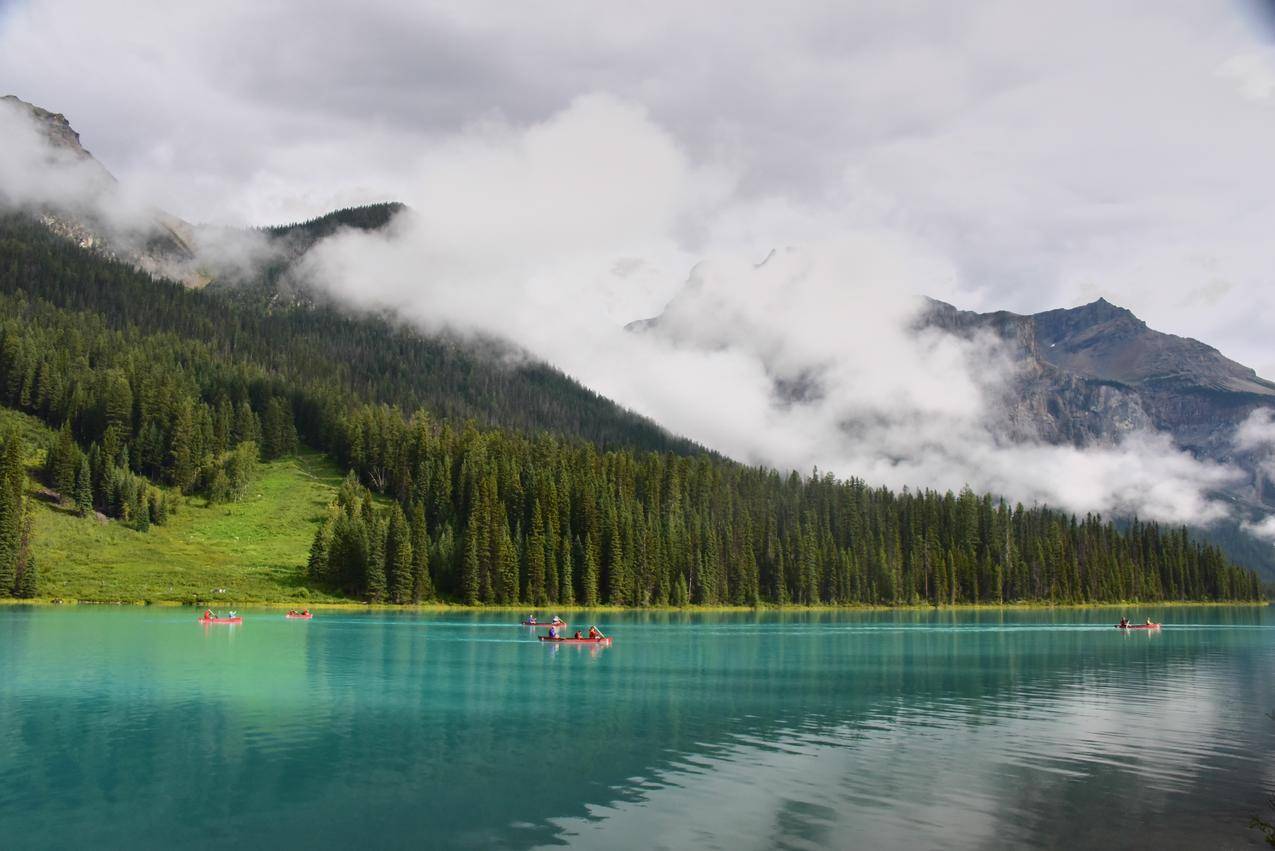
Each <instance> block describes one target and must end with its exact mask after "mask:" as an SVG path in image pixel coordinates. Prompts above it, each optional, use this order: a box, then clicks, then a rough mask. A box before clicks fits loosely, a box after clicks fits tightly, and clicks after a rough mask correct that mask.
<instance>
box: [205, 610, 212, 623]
mask: <svg viewBox="0 0 1275 851" xmlns="http://www.w3.org/2000/svg"><path fill="white" fill-rule="evenodd" d="M212 619H213V613H212V609H204V620H206V621H210V620H212Z"/></svg>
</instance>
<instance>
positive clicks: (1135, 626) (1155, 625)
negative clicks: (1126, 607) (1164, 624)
mask: <svg viewBox="0 0 1275 851" xmlns="http://www.w3.org/2000/svg"><path fill="white" fill-rule="evenodd" d="M1159 628H1160V624H1158V623H1131V624H1129V625H1128V626H1121V625H1120V624H1116V629H1159Z"/></svg>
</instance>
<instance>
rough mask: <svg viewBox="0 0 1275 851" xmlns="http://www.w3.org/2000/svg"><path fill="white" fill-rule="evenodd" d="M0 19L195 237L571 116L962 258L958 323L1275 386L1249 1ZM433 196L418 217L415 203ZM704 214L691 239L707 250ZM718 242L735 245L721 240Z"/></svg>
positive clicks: (467, 7) (1269, 195) (365, 191)
mask: <svg viewBox="0 0 1275 851" xmlns="http://www.w3.org/2000/svg"><path fill="white" fill-rule="evenodd" d="M602 9H603V7H602V6H601V5H599V4H597V3H591V2H568V3H547V4H540V3H537V4H521V3H507V2H482V0H464V2H453V3H404V2H392V3H391V2H381V0H367V2H361V3H358V4H351V3H344V2H325V1H324V0H307V2H268V1H267V2H263V0H250V1H249V2H239V0H223V2H218V3H216V4H184V3H172V2H132V3H129V2H124V3H99V2H93V1H92V0H85V1H84V2H80V0H44V1H43V2H41V0H35V2H25V0H0V10H2V11H0V88H3V89H5V90H7V91H9V92H12V93H14V94H17V95H19V96H20V97H22V98H24V99H26V100H30V101H32V102H35V103H37V104H40V105H42V106H45V107H47V108H49V109H52V110H54V111H58V112H63V113H65V114H67V115H68V116H69V117H70V119H71V120H72V122H73V123H74V125H75V127H76V128H77V129H78V130H79V131H80V132H81V134H82V136H83V138H84V142H85V144H86V146H87V147H89V148H90V150H92V151H93V152H94V153H95V154H96V155H97V156H98V157H99V158H100V159H101V160H102V161H103V162H104V163H105V164H106V165H107V167H108V168H110V169H111V170H112V171H113V172H114V173H115V174H116V175H117V176H118V177H120V178H121V179H122V180H124V181H126V182H131V183H133V184H136V185H138V186H141V187H145V188H146V189H147V190H148V191H149V192H150V193H151V194H152V196H153V197H155V198H156V200H157V201H158V202H160V203H162V204H163V206H165V207H166V208H168V209H170V210H172V211H174V212H176V213H178V214H180V215H183V216H185V217H187V218H190V219H193V220H199V221H213V220H215V221H223V222H252V223H266V222H276V221H279V220H285V219H296V218H301V217H306V216H310V215H313V214H316V213H320V212H323V211H324V210H326V209H329V208H331V207H333V206H337V205H340V204H348V203H353V202H364V201H370V200H379V199H384V198H403V197H404V196H405V195H408V194H410V193H412V192H415V191H418V190H419V189H420V187H417V186H414V185H404V183H403V181H402V180H401V177H400V176H401V174H403V173H404V172H407V171H411V170H412V168H413V163H414V161H415V159H416V158H417V156H418V155H419V152H420V150H421V149H422V148H424V147H428V146H434V145H439V144H446V143H448V142H449V141H454V140H456V139H457V138H463V137H464V136H465V135H466V134H471V133H473V132H475V129H476V128H482V127H490V126H493V125H505V126H512V127H523V126H528V125H534V124H535V123H537V122H543V121H546V120H548V119H550V118H551V117H552V116H554V115H556V114H558V113H560V112H561V111H563V110H564V109H566V108H568V107H569V106H570V105H571V103H572V102H573V101H574V100H576V99H577V98H579V97H581V96H582V95H590V94H607V95H610V96H612V97H615V98H617V99H619V100H621V101H623V102H625V103H628V104H634V105H637V106H639V107H641V108H642V109H644V110H645V111H646V113H647V114H648V115H649V118H650V121H651V122H652V123H653V124H654V125H655V126H657V127H659V128H661V129H662V130H663V131H664V132H666V133H667V134H668V135H669V137H670V138H671V140H672V142H673V143H674V144H675V145H676V146H677V147H678V148H679V149H680V150H681V151H682V152H683V153H684V155H685V156H686V158H687V159H688V161H689V162H690V163H691V164H692V165H693V166H694V167H696V168H697V169H700V170H702V171H714V172H716V173H719V174H720V176H721V178H722V181H724V182H725V184H726V186H725V187H719V188H718V193H719V194H718V197H715V198H714V199H713V203H714V205H716V207H717V211H718V212H719V213H721V214H722V215H723V216H726V215H728V213H726V212H725V211H726V210H727V208H738V207H739V206H740V205H745V204H754V205H755V204H757V203H759V202H763V201H764V202H765V203H766V204H767V209H769V210H771V211H772V213H771V214H770V215H769V217H767V218H766V219H765V222H766V225H767V226H761V225H760V224H759V219H758V217H757V216H752V217H750V220H749V224H748V225H746V226H745V225H740V228H742V232H741V231H739V230H737V231H736V232H734V233H733V236H734V237H735V238H736V239H738V240H739V241H741V243H744V244H746V245H747V247H748V249H749V250H754V251H756V252H760V254H759V257H760V256H764V253H765V251H766V250H768V249H769V248H770V247H773V246H774V245H777V244H782V243H785V242H792V241H801V240H802V239H803V237H804V236H805V234H804V233H803V228H804V227H806V226H807V225H808V223H809V222H810V221H811V220H812V219H814V220H816V221H818V220H820V219H821V214H822V213H824V212H825V211H835V216H831V215H830V216H828V217H827V220H828V221H837V222H844V221H846V219H847V217H849V218H851V219H853V220H854V221H856V222H858V223H864V222H867V223H871V224H884V225H888V226H889V227H891V228H893V229H901V230H903V231H906V232H908V233H910V234H912V235H914V236H916V237H917V238H918V239H921V240H923V241H924V242H926V243H927V244H929V245H931V246H933V247H934V248H935V249H936V250H938V251H941V252H943V253H945V254H946V255H948V256H949V257H951V258H952V260H953V262H954V264H955V267H956V269H957V272H958V274H959V286H958V287H957V288H956V292H958V293H959V294H960V295H961V296H962V297H963V299H964V301H965V303H966V306H969V307H975V308H983V309H987V308H993V307H1004V308H1010V309H1015V310H1020V311H1031V310H1038V309H1042V308H1048V307H1055V306H1061V305H1070V304H1074V303H1078V302H1083V301H1088V300H1091V299H1092V298H1094V297H1096V296H1097V295H1099V294H1103V295H1106V296H1107V297H1108V298H1110V299H1111V300H1113V301H1115V302H1117V303H1122V304H1125V305H1128V306H1129V307H1131V308H1132V309H1134V310H1135V311H1136V312H1137V313H1138V314H1139V315H1141V316H1143V317H1145V318H1146V319H1148V320H1149V321H1150V322H1152V323H1153V324H1155V325H1158V326H1160V327H1162V328H1164V329H1166V330H1170V331H1176V332H1179V333H1185V334H1191V335H1195V336H1198V337H1201V338H1203V339H1205V340H1207V341H1209V342H1212V343H1214V344H1215V345H1218V346H1219V347H1221V348H1222V349H1223V350H1224V351H1226V352H1227V353H1228V354H1231V355H1232V356H1235V357H1237V358H1239V359H1241V360H1244V361H1246V362H1248V363H1250V364H1252V365H1254V366H1256V367H1259V368H1260V369H1261V370H1262V371H1264V372H1265V373H1266V374H1267V375H1275V349H1273V348H1272V347H1271V346H1269V345H1268V344H1267V343H1268V336H1267V333H1268V330H1269V329H1270V328H1272V327H1275V325H1273V321H1275V286H1273V285H1272V284H1273V283H1275V282H1272V280H1271V278H1272V274H1273V273H1272V270H1273V269H1275V264H1272V263H1271V259H1272V258H1271V249H1270V247H1269V245H1268V243H1269V242H1270V241H1271V240H1270V239H1269V235H1270V234H1271V233H1272V232H1275V208H1273V204H1275V169H1273V168H1272V167H1271V151H1272V150H1275V47H1273V40H1272V35H1273V30H1272V27H1271V18H1270V17H1268V16H1267V15H1265V13H1264V10H1263V8H1262V6H1260V5H1258V4H1256V3H1255V2H1239V0H1236V2H1230V0H1149V2H1121V3H1115V4H1113V3H1109V2H1085V1H1084V0H1081V2H1074V3H1045V2H1039V3H1031V2H1028V3H1024V2H1018V0H1010V2H967V3H949V2H933V3H927V2H900V0H880V2H877V0H867V1H866V2H865V1H864V0H855V2H829V3H791V2H785V3H774V4H764V3H745V4H740V3H713V2H702V3H686V2H670V3H666V2H661V0H648V2H643V3H638V4H613V5H612V6H611V7H610V8H607V9H606V10H605V12H603V11H602ZM405 200H408V201H411V202H414V203H418V204H420V203H428V198H406V199H405ZM703 222H704V219H703V218H701V217H700V216H696V217H695V220H693V221H688V222H682V223H680V227H679V230H678V231H677V233H676V236H677V238H678V240H679V241H680V247H682V248H684V249H686V250H687V253H688V255H690V256H694V255H695V254H696V252H697V250H700V249H701V248H703V247H704V246H703V242H704V240H705V239H707V238H708V236H709V234H708V233H706V232H705V229H704V228H703V227H701V225H702V224H703ZM716 237H717V238H719V239H720V238H721V233H720V232H719V233H717V234H716Z"/></svg>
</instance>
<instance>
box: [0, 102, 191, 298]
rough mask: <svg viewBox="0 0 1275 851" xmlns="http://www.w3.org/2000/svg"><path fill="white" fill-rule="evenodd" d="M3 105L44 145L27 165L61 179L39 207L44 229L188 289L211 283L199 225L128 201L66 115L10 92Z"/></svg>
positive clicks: (39, 216) (37, 211)
mask: <svg viewBox="0 0 1275 851" xmlns="http://www.w3.org/2000/svg"><path fill="white" fill-rule="evenodd" d="M0 110H6V111H8V112H9V114H10V116H11V117H12V116H16V117H17V118H18V119H19V120H22V119H25V121H26V123H27V124H28V125H29V126H30V127H31V128H33V129H34V131H35V134H36V136H37V138H38V139H39V140H40V141H41V142H42V143H43V144H42V146H41V147H40V148H39V149H38V150H35V151H29V152H27V153H28V154H34V156H33V159H34V160H35V162H32V163H27V165H28V166H33V167H35V168H37V169H40V170H41V171H45V172H47V174H48V175H51V176H53V177H54V178H55V179H53V180H50V181H49V182H50V183H56V184H65V185H63V186H62V190H63V191H60V192H57V193H56V194H54V193H50V195H49V197H47V198H46V199H44V201H43V203H40V204H38V205H37V207H36V210H35V214H36V215H37V217H38V218H39V220H40V221H41V222H42V223H43V224H44V225H45V227H47V228H49V230H51V231H53V232H54V233H57V234H58V235H60V236H63V237H66V238H67V239H70V240H72V241H73V242H75V243H76V244H78V245H79V246H80V247H81V248H85V249H89V250H91V251H94V252H96V253H97V254H100V255H102V256H104V257H108V258H111V259H118V260H122V261H124V262H126V263H129V264H131V265H134V266H137V267H138V268H140V269H143V270H145V271H147V272H150V273H151V274H155V275H162V276H164V277H168V278H172V279H174V280H178V281H180V282H182V283H183V284H186V285H187V286H191V287H200V286H203V285H204V284H206V283H207V282H208V280H209V279H208V277H207V275H205V274H203V273H201V271H200V270H199V264H198V262H197V258H196V253H197V248H196V243H197V235H196V228H195V227H194V226H193V225H191V224H190V223H189V222H186V221H183V220H182V219H180V218H178V217H177V216H174V215H172V214H170V213H166V212H164V211H163V210H159V209H156V208H153V207H148V206H140V205H137V204H135V203H134V202H133V201H132V200H131V199H130V198H128V197H127V195H126V193H125V192H124V191H123V189H122V187H121V186H120V184H119V181H117V180H116V179H115V177H114V176H113V175H112V174H111V173H110V172H109V171H107V169H106V168H105V166H103V165H102V164H101V163H100V162H98V161H97V160H96V159H95V158H94V157H93V155H92V154H91V153H89V151H88V150H87V149H86V148H85V147H84V146H83V145H82V144H81V143H80V134H79V133H77V132H75V130H74V129H73V128H72V127H71V123H70V122H69V121H68V120H67V118H66V116H64V115H62V114H61V113H56V112H50V111H49V110H47V109H42V108H41V107H38V106H36V105H34V104H31V103H27V102H26V101H24V100H21V99H20V98H18V97H15V96H14V95H5V96H4V97H0ZM44 176H45V175H44V174H41V175H40V177H44Z"/></svg>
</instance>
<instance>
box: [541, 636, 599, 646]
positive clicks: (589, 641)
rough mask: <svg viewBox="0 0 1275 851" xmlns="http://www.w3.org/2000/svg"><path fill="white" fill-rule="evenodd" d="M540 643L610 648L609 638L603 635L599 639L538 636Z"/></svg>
mask: <svg viewBox="0 0 1275 851" xmlns="http://www.w3.org/2000/svg"><path fill="white" fill-rule="evenodd" d="M540 640H541V641H552V642H553V643H554V644H598V645H602V646H604V647H610V646H611V636H609V635H604V636H602V637H601V638H550V637H549V636H547V635H542V636H540Z"/></svg>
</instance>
